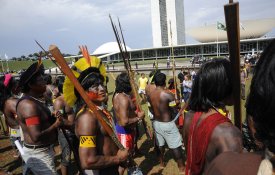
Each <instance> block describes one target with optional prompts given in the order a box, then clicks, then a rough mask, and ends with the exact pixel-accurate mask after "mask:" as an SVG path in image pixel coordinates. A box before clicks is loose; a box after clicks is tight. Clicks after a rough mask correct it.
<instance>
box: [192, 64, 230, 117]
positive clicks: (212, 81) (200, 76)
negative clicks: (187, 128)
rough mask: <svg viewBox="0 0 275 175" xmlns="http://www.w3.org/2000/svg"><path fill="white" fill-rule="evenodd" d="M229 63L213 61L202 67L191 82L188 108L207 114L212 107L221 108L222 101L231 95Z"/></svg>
mask: <svg viewBox="0 0 275 175" xmlns="http://www.w3.org/2000/svg"><path fill="white" fill-rule="evenodd" d="M231 77H232V76H231V70H230V62H229V61H228V60H226V59H214V60H212V61H210V62H207V63H205V64H203V65H202V67H201V68H200V70H199V71H198V73H197V76H196V78H195V80H194V82H193V87H192V93H191V97H190V100H189V107H190V109H191V110H194V111H202V112H207V111H208V110H209V109H210V108H211V107H212V106H215V107H223V106H224V105H225V104H224V100H225V99H226V98H228V97H230V96H231V95H232V91H233V84H232V79H231Z"/></svg>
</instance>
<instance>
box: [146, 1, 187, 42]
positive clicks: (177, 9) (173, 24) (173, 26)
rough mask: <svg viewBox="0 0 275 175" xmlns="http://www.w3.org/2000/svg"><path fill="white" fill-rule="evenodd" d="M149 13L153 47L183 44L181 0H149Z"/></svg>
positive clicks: (182, 7)
mask: <svg viewBox="0 0 275 175" xmlns="http://www.w3.org/2000/svg"><path fill="white" fill-rule="evenodd" d="M151 13H152V14H151V16H152V32H153V46H154V47H162V46H172V45H173V46H176V45H183V44H185V22H184V5H183V0H151ZM171 31H172V32H171ZM171 36H172V37H171Z"/></svg>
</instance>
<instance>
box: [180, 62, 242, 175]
mask: <svg viewBox="0 0 275 175" xmlns="http://www.w3.org/2000/svg"><path fill="white" fill-rule="evenodd" d="M232 84H233V82H232V79H231V70H230V62H229V61H228V60H226V59H215V60H212V61H210V62H207V63H205V64H204V65H202V67H201V69H200V70H199V72H198V74H197V76H196V78H195V81H194V85H193V89H192V94H191V97H190V99H189V108H190V109H191V110H190V111H189V112H188V113H187V114H186V115H185V122H184V135H185V137H184V141H185V145H186V146H187V163H186V172H185V174H186V175H189V174H191V175H199V174H202V172H203V170H204V169H206V168H207V166H208V164H209V163H210V162H211V161H212V160H213V159H214V158H215V157H216V156H217V155H218V154H220V153H222V152H225V151H235V152H241V151H242V137H241V132H240V131H239V130H238V128H236V127H235V126H234V125H233V124H232V123H231V121H230V120H229V119H228V116H227V115H226V114H225V113H224V112H222V111H221V109H223V108H225V105H232V89H233V85H232Z"/></svg>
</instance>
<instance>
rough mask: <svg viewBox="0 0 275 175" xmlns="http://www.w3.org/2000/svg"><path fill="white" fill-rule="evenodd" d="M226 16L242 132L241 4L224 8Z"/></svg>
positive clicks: (237, 120) (236, 117) (236, 109)
mask: <svg viewBox="0 0 275 175" xmlns="http://www.w3.org/2000/svg"><path fill="white" fill-rule="evenodd" d="M224 14H225V21H226V28H227V39H228V47H229V55H230V62H231V69H232V70H233V97H234V122H235V125H236V126H237V127H238V128H239V129H240V130H242V113H241V95H240V89H241V87H240V26H239V25H240V22H239V3H238V2H235V3H233V0H229V4H226V5H225V6H224Z"/></svg>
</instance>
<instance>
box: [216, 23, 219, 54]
mask: <svg viewBox="0 0 275 175" xmlns="http://www.w3.org/2000/svg"><path fill="white" fill-rule="evenodd" d="M218 31H219V29H218V22H217V26H216V35H217V39H216V41H217V57H218V56H219V43H218V40H219V35H218Z"/></svg>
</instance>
